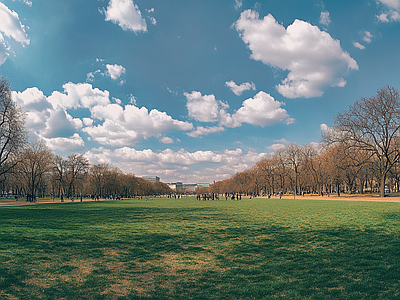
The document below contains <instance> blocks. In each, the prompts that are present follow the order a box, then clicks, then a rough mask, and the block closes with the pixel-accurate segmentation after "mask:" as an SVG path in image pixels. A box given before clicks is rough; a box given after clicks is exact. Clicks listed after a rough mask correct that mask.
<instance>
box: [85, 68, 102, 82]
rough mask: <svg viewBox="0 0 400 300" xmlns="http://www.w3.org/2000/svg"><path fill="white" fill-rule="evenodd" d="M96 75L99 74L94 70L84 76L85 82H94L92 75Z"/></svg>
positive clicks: (98, 71)
mask: <svg viewBox="0 0 400 300" xmlns="http://www.w3.org/2000/svg"><path fill="white" fill-rule="evenodd" d="M97 73H101V71H100V70H96V71H94V72H89V73H87V74H86V81H89V82H92V81H93V80H94V75H96V74H97Z"/></svg>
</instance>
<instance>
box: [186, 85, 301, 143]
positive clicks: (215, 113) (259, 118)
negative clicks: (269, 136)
mask: <svg viewBox="0 0 400 300" xmlns="http://www.w3.org/2000/svg"><path fill="white" fill-rule="evenodd" d="M185 96H186V98H187V108H188V111H189V117H192V118H193V119H195V120H196V121H199V122H219V124H220V125H219V126H216V127H208V128H205V127H201V126H200V127H197V129H196V131H193V132H190V133H188V135H189V136H193V137H197V136H199V135H201V134H202V133H203V134H209V133H211V132H218V131H222V127H221V125H223V126H225V127H231V128H234V127H239V126H242V124H243V123H247V124H251V125H255V126H262V127H264V126H269V125H272V124H274V123H279V122H285V123H286V124H291V123H293V121H294V119H292V118H290V117H289V114H288V113H287V111H286V110H285V109H284V108H282V107H281V106H282V105H284V103H283V102H279V101H276V100H275V99H274V98H273V97H272V96H271V95H270V94H268V93H265V92H263V91H260V92H258V93H257V94H256V95H255V96H254V97H253V98H248V99H246V100H244V101H243V103H242V106H241V107H240V108H239V109H238V110H237V111H236V112H234V113H233V114H230V113H229V112H227V109H228V108H229V105H228V104H227V103H224V102H222V101H217V100H216V99H215V96H214V95H204V96H203V95H202V94H201V93H200V92H198V91H193V92H192V93H190V94H189V93H185Z"/></svg>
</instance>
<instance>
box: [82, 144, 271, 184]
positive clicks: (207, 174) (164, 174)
mask: <svg viewBox="0 0 400 300" xmlns="http://www.w3.org/2000/svg"><path fill="white" fill-rule="evenodd" d="M265 155H266V153H256V152H254V151H248V152H247V153H244V152H243V151H242V149H240V148H237V149H235V150H229V149H225V150H224V151H222V152H215V151H195V152H189V151H186V150H185V149H180V150H178V151H173V150H171V149H169V148H167V149H165V150H162V151H158V152H154V151H153V150H151V149H144V150H136V149H134V148H131V147H121V148H117V149H115V150H110V149H106V148H103V147H100V148H93V149H91V150H89V151H87V152H86V153H85V156H86V157H88V159H89V160H90V162H91V163H92V164H97V163H109V164H110V163H113V165H115V166H117V167H119V168H120V169H121V170H122V171H125V172H131V170H135V174H136V175H138V176H143V175H148V174H153V175H157V176H160V177H161V179H162V180H163V181H164V182H168V179H170V178H173V180H175V181H183V182H187V183H189V182H193V183H196V182H212V181H213V180H220V179H226V178H227V177H230V176H231V175H233V174H235V173H236V172H240V171H243V170H245V169H248V168H250V167H251V166H252V165H254V163H256V162H257V161H259V160H261V159H262V158H263V157H264V156H265ZM204 164H206V165H210V164H211V165H212V167H207V168H205V169H203V170H196V166H199V165H204Z"/></svg>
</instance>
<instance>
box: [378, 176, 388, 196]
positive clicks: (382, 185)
mask: <svg viewBox="0 0 400 300" xmlns="http://www.w3.org/2000/svg"><path fill="white" fill-rule="evenodd" d="M385 181H386V173H383V174H381V182H380V183H379V192H380V197H385Z"/></svg>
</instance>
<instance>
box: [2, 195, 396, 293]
mask: <svg viewBox="0 0 400 300" xmlns="http://www.w3.org/2000/svg"><path fill="white" fill-rule="evenodd" d="M399 274H400V203H390V202H382V203H380V202H369V201H325V200H305V199H303V198H301V199H299V200H289V199H282V200H279V199H270V200H268V199H262V198H256V199H251V200H250V199H248V198H244V199H243V200H242V201H196V200H195V199H194V198H186V199H179V200H176V199H166V198H156V199H153V200H151V201H148V202H146V201H145V199H143V200H137V199H136V200H123V201H100V202H89V201H88V202H83V203H80V202H67V203H63V204H60V203H55V204H41V205H25V206H14V207H6V206H4V207H0V298H1V299H60V298H63V299H142V298H143V299H165V298H170V299H205V298H207V299H263V298H264V299H270V298H272V299H273V298H287V299H296V298H297V299H326V298H331V299H337V298H348V299H393V298H399V297H400V280H399V279H400V277H399Z"/></svg>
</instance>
